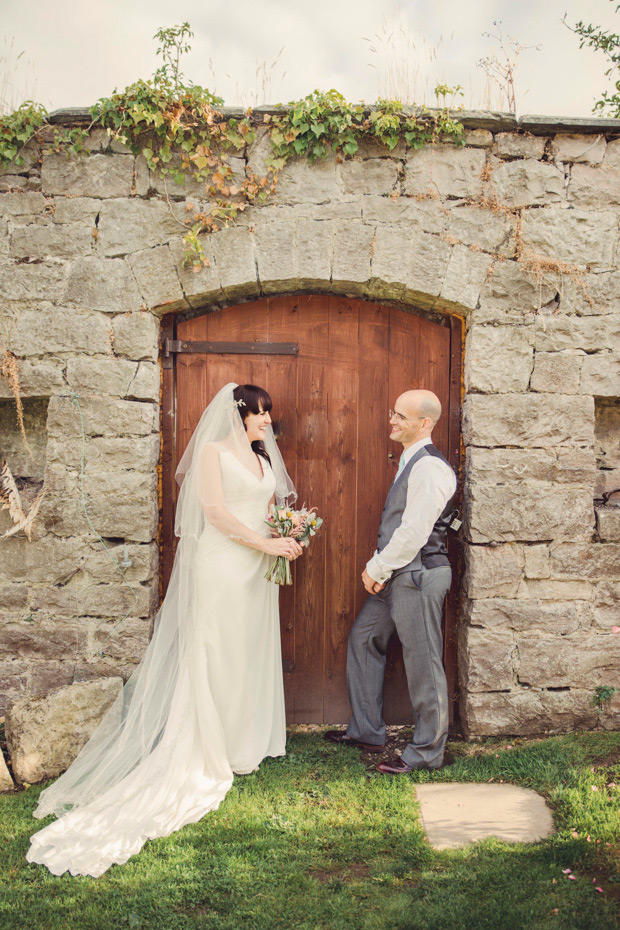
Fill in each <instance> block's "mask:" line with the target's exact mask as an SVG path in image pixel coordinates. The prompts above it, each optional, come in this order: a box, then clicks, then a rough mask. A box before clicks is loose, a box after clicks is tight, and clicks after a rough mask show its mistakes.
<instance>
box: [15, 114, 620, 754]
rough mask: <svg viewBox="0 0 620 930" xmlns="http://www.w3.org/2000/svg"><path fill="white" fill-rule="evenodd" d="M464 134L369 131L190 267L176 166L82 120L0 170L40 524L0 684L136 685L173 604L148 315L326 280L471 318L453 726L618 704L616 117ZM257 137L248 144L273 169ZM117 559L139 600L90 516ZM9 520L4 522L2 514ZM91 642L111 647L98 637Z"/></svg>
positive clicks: (478, 726)
mask: <svg viewBox="0 0 620 930" xmlns="http://www.w3.org/2000/svg"><path fill="white" fill-rule="evenodd" d="M465 122H466V126H467V145H466V146H465V147H462V148H459V147H456V146H454V145H453V144H437V145H435V146H434V147H427V148H424V149H422V150H420V151H413V150H408V149H407V148H406V147H405V146H404V145H401V146H399V147H397V148H396V149H395V150H394V152H392V153H391V154H389V153H387V151H386V150H383V149H380V148H378V147H374V146H372V147H371V146H365V147H363V148H362V149H361V150H360V152H359V153H358V155H357V156H356V157H354V158H351V159H346V160H342V159H336V158H332V159H329V160H327V161H325V162H320V163H318V164H316V165H314V166H312V167H311V166H309V165H308V164H307V162H306V161H304V160H301V161H297V162H295V163H291V164H289V165H288V166H287V167H286V168H285V169H284V171H283V172H282V174H281V177H280V182H279V192H278V197H277V201H276V202H275V203H274V204H270V205H267V206H264V207H260V208H259V207H256V208H250V209H248V210H247V211H246V212H245V213H243V214H241V218H240V220H239V221H238V223H237V225H236V226H234V227H232V228H229V229H226V230H223V231H220V232H218V233H216V234H214V235H213V236H211V237H209V238H205V241H204V246H205V251H206V254H207V256H208V258H209V260H210V264H209V267H207V268H205V269H204V271H202V272H201V273H200V274H193V273H191V272H190V271H188V270H187V269H186V268H184V266H183V243H182V236H183V228H182V224H183V221H184V219H185V217H186V216H187V211H188V210H190V212H191V210H192V208H190V207H189V204H190V203H191V204H193V205H196V204H197V203H199V202H200V201H201V200H203V199H204V193H203V190H202V189H201V188H200V186H198V185H196V184H195V183H193V182H191V181H188V182H186V183H185V184H184V186H182V187H177V186H175V185H173V184H172V183H170V185H169V187H170V188H172V189H171V190H170V191H169V193H170V200H169V202H167V201H166V188H165V185H164V183H163V181H162V179H161V178H159V177H157V176H154V175H151V174H150V173H149V171H148V169H147V167H146V164H145V162H144V160H143V159H142V158H141V157H137V158H136V157H134V156H133V155H131V154H129V153H127V152H126V151H124V150H123V149H122V148H120V147H119V146H118V145H116V144H115V143H112V142H111V141H110V139H109V137H108V136H107V135H106V133H104V132H102V131H101V130H98V131H95V132H94V133H93V134H92V136H91V146H90V147H91V149H92V154H91V155H90V156H88V155H83V156H73V157H71V158H67V157H66V156H65V155H63V154H57V153H54V152H53V151H49V150H46V147H45V145H43V147H42V148H37V147H33V148H32V149H31V150H29V151H28V152H27V158H26V163H25V165H24V166H23V168H21V169H15V170H14V171H13V172H10V171H9V172H7V171H6V170H5V171H4V174H3V176H1V177H0V190H1V191H2V192H1V193H0V289H1V293H2V304H1V305H0V326H1V327H2V328H1V329H0V337H1V338H2V340H3V346H4V347H5V348H8V349H10V350H11V351H12V352H13V353H14V354H15V356H17V358H18V360H19V362H18V364H19V377H20V383H21V393H22V396H23V398H24V411H25V418H26V429H27V433H28V436H29V437H30V440H31V445H32V449H33V458H32V459H31V458H30V456H28V455H27V454H25V453H24V449H23V447H22V445H21V444H20V441H19V434H18V432H17V430H16V426H15V423H16V420H15V405H14V401H13V400H12V394H11V391H10V388H9V385H8V384H7V382H6V381H0V398H2V399H1V400H0V425H1V426H2V436H1V439H0V443H1V454H2V456H3V457H6V458H7V459H8V461H9V465H10V467H11V468H12V470H13V472H14V474H15V475H16V477H18V479H20V481H19V483H20V485H21V487H22V488H23V494H24V497H25V499H29V496H30V499H31V497H32V495H33V494H34V493H36V490H38V487H40V482H41V479H43V480H44V485H45V487H46V489H47V493H46V498H45V501H44V504H43V508H42V511H41V520H40V521H39V523H38V530H37V534H36V538H35V539H34V540H33V541H32V542H27V541H26V540H25V539H24V538H19V537H15V538H11V539H7V540H4V541H2V542H0V553H1V557H0V602H1V604H2V619H1V629H0V678H1V682H2V685H1V688H0V698H1V701H2V704H3V705H6V704H7V702H9V701H12V700H14V699H16V698H18V697H24V696H29V695H40V694H44V693H46V692H47V691H49V690H50V689H53V688H57V687H59V686H63V685H68V684H70V683H73V682H79V681H83V680H86V679H90V678H99V677H102V676H111V677H117V676H119V675H121V676H123V677H126V676H127V674H128V673H129V672H130V670H131V669H132V668H133V667H134V665H135V663H136V662H137V661H139V658H140V656H141V655H142V653H143V651H144V648H145V646H146V643H147V642H148V637H149V633H150V620H151V619H152V617H153V614H154V612H155V610H156V607H157V603H158V547H157V542H156V536H157V528H158V504H159V502H158V486H157V485H158V483H157V467H158V461H159V455H160V436H159V418H160V412H159V398H160V371H159V366H158V336H159V318H160V317H161V316H162V315H163V314H165V313H166V312H169V311H173V310H179V309H184V308H188V307H192V308H200V309H205V310H211V309H215V308H217V307H221V306H225V305H227V304H231V303H236V302H239V301H242V300H251V299H252V298H257V297H262V296H266V295H270V294H284V293H299V292H304V291H305V292H309V291H314V292H325V293H333V294H346V295H350V296H354V297H359V298H362V299H370V300H381V301H383V302H388V303H391V304H393V305H397V306H401V307H403V308H405V309H408V310H412V311H415V310H416V309H422V310H424V311H425V312H432V313H438V314H456V315H458V316H460V317H462V318H463V319H464V320H465V325H466V334H467V335H466V346H465V361H464V400H463V441H464V447H465V452H464V459H463V471H462V476H461V477H462V482H463V487H464V498H465V523H464V527H463V531H462V533H463V545H464V550H465V562H466V574H465V577H464V579H463V612H462V621H461V627H460V633H459V651H460V668H461V684H462V698H461V709H462V718H463V721H464V724H465V728H466V731H467V732H468V733H469V734H470V735H472V736H476V735H484V734H500V733H505V734H527V733H534V732H543V731H546V732H556V731H561V730H564V729H569V728H572V727H575V726H585V727H592V726H595V725H597V724H598V723H599V722H602V723H603V725H605V726H614V725H617V724H618V722H620V695H617V696H616V699H615V701H614V702H612V704H611V706H610V707H609V708H608V709H607V710H606V712H605V713H603V714H600V715H599V714H598V713H597V710H596V709H595V707H594V704H593V696H594V689H595V687H596V686H597V685H609V684H614V683H615V684H617V683H618V682H619V681H620V674H619V672H620V635H615V634H614V633H613V632H612V628H613V627H614V626H615V625H617V624H620V620H619V619H618V617H619V605H620V509H619V508H618V507H617V506H616V505H614V503H613V502H614V501H617V500H618V499H619V498H620V495H616V496H615V498H614V497H612V498H611V500H610V502H609V503H608V504H606V505H605V506H603V504H602V503H601V502H600V501H598V502H597V501H596V500H595V498H602V495H603V493H604V492H606V491H611V490H613V489H614V488H615V487H619V486H620V452H619V437H620V406H619V404H620V399H619V398H620V375H619V359H620V309H619V307H618V292H619V285H620V271H619V270H618V251H619V242H620V240H619V224H618V220H619V217H620V138H618V136H620V124H618V121H605V120H599V121H592V122H591V123H590V124H587V125H584V126H582V127H581V131H580V132H558V131H554V129H553V125H552V122H551V121H549V122H548V123H547V124H545V123H544V122H540V121H539V123H538V124H534V123H532V125H531V126H530V128H531V129H532V130H533V132H527V131H525V129H524V128H523V126H519V125H517V124H516V123H514V121H513V122H512V123H511V121H510V119H507V118H504V119H497V118H492V117H490V116H486V117H480V116H479V115H478V116H475V115H473V116H470V117H469V118H467V119H466V121H465ZM267 147H268V140H267V138H266V136H265V130H262V129H259V134H258V138H257V140H256V142H255V143H254V144H253V145H252V146H250V147H248V149H247V150H246V151H243V152H239V153H237V155H236V157H235V159H234V167H235V170H236V171H238V172H242V171H244V170H245V168H246V166H249V167H250V168H251V169H252V170H254V171H258V172H260V171H261V167H262V165H263V164H264V158H265V154H266V152H267ZM71 391H75V392H78V393H79V396H80V405H81V414H82V417H83V424H84V431H85V437H86V440H85V478H84V495H85V500H86V502H87V504H88V512H89V514H90V518H91V520H92V522H93V525H94V527H95V528H96V530H97V532H99V533H100V534H101V535H102V536H103V537H105V538H106V540H108V541H109V545H111V547H112V551H113V554H114V555H115V556H116V557H119V556H120V555H121V554H122V552H123V546H124V545H125V544H126V545H127V551H128V555H129V558H130V560H131V562H132V565H131V567H130V568H129V569H128V570H127V578H128V580H129V581H130V583H131V584H132V585H133V586H134V588H135V590H136V593H137V604H136V605H135V607H133V608H132V610H131V615H130V618H129V619H128V620H127V621H125V623H124V624H123V625H122V627H121V629H120V631H119V633H117V634H115V635H114V636H113V637H112V638H110V639H108V640H107V641H106V642H105V644H103V641H104V639H105V637H106V636H107V635H108V633H109V631H110V628H111V626H112V625H113V624H114V622H115V621H117V620H118V619H119V618H120V617H121V616H122V615H123V614H125V612H126V611H127V610H128V609H129V608H130V606H131V604H132V603H133V597H132V595H131V592H129V591H128V589H127V587H126V586H124V584H123V582H122V579H121V577H120V576H119V574H118V572H117V571H116V569H115V567H114V565H113V564H112V563H111V561H110V559H109V558H108V556H107V555H106V553H105V552H104V551H103V550H102V547H101V545H100V544H99V543H98V542H97V540H96V537H95V535H94V534H93V533H92V531H91V528H90V527H89V525H88V524H87V522H86V518H85V515H84V510H83V506H82V497H81V489H80V471H81V457H82V445H81V430H80V415H79V414H80V411H78V408H77V407H76V404H75V401H74V400H72V397H71V394H70V392H71ZM0 519H1V520H2V522H1V523H0V532H3V531H4V530H5V529H7V528H8V527H9V526H10V521H9V518H8V514H7V513H6V512H2V513H0ZM102 644H103V650H102V651H103V654H102V655H101V654H100V651H101V647H102Z"/></svg>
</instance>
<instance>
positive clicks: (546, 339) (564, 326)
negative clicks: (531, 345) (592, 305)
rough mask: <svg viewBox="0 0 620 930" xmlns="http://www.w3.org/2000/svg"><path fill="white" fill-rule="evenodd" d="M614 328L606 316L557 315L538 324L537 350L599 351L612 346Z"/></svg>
mask: <svg viewBox="0 0 620 930" xmlns="http://www.w3.org/2000/svg"><path fill="white" fill-rule="evenodd" d="M611 339H612V328H611V326H610V323H609V320H608V319H607V318H605V317H596V318H595V319H592V318H590V317H575V316H555V317H551V318H550V319H546V320H544V321H542V320H541V321H540V322H538V323H537V324H536V340H535V347H536V352H537V353H538V352H561V351H563V350H565V349H581V350H584V351H586V352H599V351H600V350H601V349H604V348H607V347H609V348H611V345H610V341H611Z"/></svg>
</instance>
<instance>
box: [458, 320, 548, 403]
mask: <svg viewBox="0 0 620 930" xmlns="http://www.w3.org/2000/svg"><path fill="white" fill-rule="evenodd" d="M474 306H475V303H474ZM532 341H533V332H532V330H531V329H529V328H527V327H516V326H472V328H471V329H470V331H469V333H468V336H467V342H466V347H465V390H466V391H468V392H470V391H477V392H481V393H492V394H495V393H513V392H519V391H527V388H528V384H529V381H530V375H531V374H532V366H533V358H534V350H533V348H532Z"/></svg>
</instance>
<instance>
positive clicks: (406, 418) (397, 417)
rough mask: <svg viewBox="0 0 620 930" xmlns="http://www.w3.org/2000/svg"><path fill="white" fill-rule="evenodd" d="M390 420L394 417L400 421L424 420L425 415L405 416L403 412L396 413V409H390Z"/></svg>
mask: <svg viewBox="0 0 620 930" xmlns="http://www.w3.org/2000/svg"><path fill="white" fill-rule="evenodd" d="M388 414H389V417H390V420H392V419H393V418H394V417H395V418H396V419H397V420H398V422H399V423H407V422H408V421H409V420H424V419H425V417H404V416H403V415H402V413H396V411H395V410H391V409H390V410H388Z"/></svg>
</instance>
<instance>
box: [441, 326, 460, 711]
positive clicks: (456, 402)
mask: <svg viewBox="0 0 620 930" xmlns="http://www.w3.org/2000/svg"><path fill="white" fill-rule="evenodd" d="M462 343H463V321H462V320H460V319H458V318H457V317H451V318H450V397H449V417H448V420H449V438H448V450H449V454H448V461H449V462H450V464H451V465H452V467H453V468H454V470H455V471H456V474H457V479H458V483H457V489H456V497H455V506H456V507H458V508H459V509H460V510H462V500H463V483H462V469H461V467H460V466H461V430H460V425H461V395H462V370H461V365H462ZM448 555H449V558H450V563H451V565H452V585H451V587H450V591H449V592H448V596H447V598H446V607H445V611H444V666H445V669H446V678H447V681H448V697H449V701H450V722H451V723H452V722H453V721H454V720H458V716H459V714H458V708H459V704H458V697H459V684H458V656H457V635H458V618H459V614H460V606H461V605H460V602H461V590H462V587H461V579H462V576H463V564H462V563H463V559H462V544H461V538H460V537H458V536H456V535H455V534H453V533H451V532H448Z"/></svg>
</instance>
